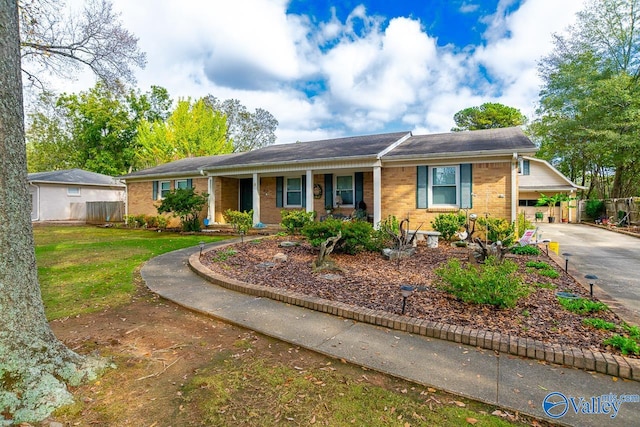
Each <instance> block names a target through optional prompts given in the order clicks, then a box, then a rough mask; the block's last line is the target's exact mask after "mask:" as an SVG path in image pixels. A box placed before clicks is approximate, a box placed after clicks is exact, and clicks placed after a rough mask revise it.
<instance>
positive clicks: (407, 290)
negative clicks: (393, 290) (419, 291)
mask: <svg viewBox="0 0 640 427" xmlns="http://www.w3.org/2000/svg"><path fill="white" fill-rule="evenodd" d="M413 289H414V288H413V286H409V285H402V286H400V293H401V294H402V314H404V309H405V308H406V306H407V298H409V297H410V296H411V294H412V293H413Z"/></svg>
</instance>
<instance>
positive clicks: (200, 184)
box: [127, 178, 208, 227]
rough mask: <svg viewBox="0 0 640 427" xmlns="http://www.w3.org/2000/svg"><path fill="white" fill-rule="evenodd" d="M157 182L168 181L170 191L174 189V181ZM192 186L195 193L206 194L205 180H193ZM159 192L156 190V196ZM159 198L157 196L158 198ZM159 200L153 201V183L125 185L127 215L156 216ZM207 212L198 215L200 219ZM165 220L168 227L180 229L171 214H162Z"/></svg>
mask: <svg viewBox="0 0 640 427" xmlns="http://www.w3.org/2000/svg"><path fill="white" fill-rule="evenodd" d="M158 181H170V189H171V190H173V189H175V184H176V182H175V180H169V179H164V180H158ZM192 185H193V188H194V190H195V191H196V193H206V192H207V178H194V179H193V181H192ZM159 193H160V190H159V189H158V194H159ZM158 197H159V196H158ZM159 205H160V200H153V181H141V182H130V183H128V184H127V212H128V214H129V215H148V216H158V206H159ZM207 210H208V208H207V207H206V206H205V208H204V209H203V210H202V212H201V213H200V218H201V219H204V218H206V217H207ZM163 216H164V217H165V218H167V221H168V223H167V226H168V227H180V219H179V218H174V217H173V215H171V214H163Z"/></svg>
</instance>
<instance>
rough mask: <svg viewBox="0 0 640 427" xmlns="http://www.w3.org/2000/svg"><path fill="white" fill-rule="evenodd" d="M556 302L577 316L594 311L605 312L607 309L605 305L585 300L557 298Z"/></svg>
mask: <svg viewBox="0 0 640 427" xmlns="http://www.w3.org/2000/svg"><path fill="white" fill-rule="evenodd" d="M558 302H559V303H560V305H561V306H563V307H564V308H565V309H566V310H569V311H571V312H573V313H578V314H589V313H594V312H596V311H602V310H606V309H607V308H608V307H607V305H606V304H604V303H601V302H600V301H591V300H589V299H586V298H575V299H573V298H562V297H558Z"/></svg>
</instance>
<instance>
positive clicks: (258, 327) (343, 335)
mask: <svg viewBox="0 0 640 427" xmlns="http://www.w3.org/2000/svg"><path fill="white" fill-rule="evenodd" d="M224 243H227V242H222V243H217V244H224ZM214 245H216V244H214ZM211 246H213V245H211ZM198 250H199V249H198V248H190V249H183V250H180V251H175V252H172V253H168V254H164V255H161V256H159V257H156V258H154V259H152V260H150V261H148V262H147V263H146V264H145V265H144V267H143V268H142V271H141V274H142V277H143V279H144V280H145V282H146V284H147V286H148V287H149V288H150V289H151V290H152V291H153V292H155V293H157V294H159V295H161V296H162V297H164V298H166V299H169V300H171V301H174V302H176V303H177V304H180V305H182V306H184V307H187V308H189V309H192V310H196V311H199V312H202V313H205V314H208V315H211V316H213V317H216V318H218V319H221V320H223V321H226V322H229V323H233V324H236V325H239V326H242V327H245V328H248V329H251V330H254V331H256V332H259V333H262V334H264V335H268V336H271V337H274V338H277V339H280V340H283V341H286V342H289V343H291V344H294V345H299V346H301V347H305V348H308V349H310V350H313V351H317V352H319V353H322V354H326V355H328V356H331V357H335V358H339V359H345V360H347V361H348V362H350V363H353V364H357V365H361V366H365V367H367V368H369V369H375V370H377V371H381V372H385V373H388V374H390V375H393V376H396V377H400V378H405V379H408V380H410V381H413V382H416V383H419V384H424V385H429V386H433V387H436V388H439V389H442V390H446V391H448V392H451V393H455V394H458V395H461V396H466V397H469V398H472V399H474V400H479V401H482V402H486V403H489V404H495V405H498V406H500V407H503V408H505V409H506V410H508V411H512V412H515V411H519V412H522V413H526V414H530V415H533V416H535V417H538V418H542V419H547V420H549V421H552V422H555V423H559V424H561V425H575V426H601V425H603V423H604V424H605V425H612V426H630V425H637V421H638V420H639V419H640V403H635V402H634V403H629V402H627V403H623V404H621V405H620V406H619V407H618V408H617V412H616V416H615V417H614V418H612V417H611V415H612V412H610V413H608V414H603V413H600V414H587V413H584V412H582V410H583V409H584V410H586V409H588V408H587V406H588V405H587V406H584V405H586V404H587V403H588V404H590V403H591V402H592V401H595V400H593V399H598V400H600V396H602V395H609V394H610V393H612V394H614V395H617V396H621V395H631V396H637V395H639V394H640V383H639V382H637V381H629V380H622V379H620V380H618V381H614V380H613V377H610V376H608V375H605V374H601V373H596V372H589V371H584V370H579V369H572V368H565V367H562V366H558V365H553V364H547V363H541V362H540V361H537V360H533V359H527V358H522V357H518V356H514V355H509V354H504V353H496V352H494V351H491V350H484V349H480V348H478V347H474V346H471V345H465V344H462V343H455V342H450V341H442V340H439V339H435V338H428V337H424V336H418V335H414V334H410V333H407V332H402V331H398V330H391V329H387V328H384V327H380V326H375V325H371V324H367V323H360V322H357V321H354V320H346V319H344V318H341V317H338V316H334V315H330V314H326V313H321V312H318V311H315V310H309V309H305V308H302V307H298V306H293V305H290V304H285V303H282V302H278V301H274V300H272V299H268V298H261V297H255V296H250V295H247V294H244V293H240V292H235V291H231V290H228V289H225V288H222V287H220V286H216V285H213V284H212V283H210V282H208V281H206V280H204V279H203V278H201V277H199V276H198V275H196V274H195V273H194V272H192V271H191V269H190V268H189V266H188V258H189V256H190V255H192V254H194V253H196V252H197V251H198ZM552 392H557V393H562V395H563V396H565V397H566V398H567V399H569V400H567V401H566V402H568V403H565V405H566V406H567V407H568V410H567V413H566V414H565V415H563V416H562V417H560V418H558V419H555V420H554V419H552V418H550V417H549V416H548V415H546V414H545V412H544V411H543V407H542V404H543V401H544V399H545V397H546V396H547V395H549V394H550V393H552ZM558 396H559V395H557V394H556V395H555V396H554V399H556V398H557V397H558ZM571 398H573V400H571ZM581 398H582V399H584V400H580V399H581ZM592 398H593V399H592ZM571 402H575V403H576V408H577V409H578V410H577V411H576V410H575V409H574V407H573V404H571ZM585 402H586V403H585ZM560 407H561V406H560ZM560 407H556V408H560ZM600 408H602V406H600ZM554 409H555V408H554ZM609 409H611V408H609ZM552 411H553V410H552ZM556 413H557V412H556ZM552 414H553V412H552Z"/></svg>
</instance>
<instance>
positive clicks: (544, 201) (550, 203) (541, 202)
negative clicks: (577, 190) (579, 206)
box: [536, 193, 568, 223]
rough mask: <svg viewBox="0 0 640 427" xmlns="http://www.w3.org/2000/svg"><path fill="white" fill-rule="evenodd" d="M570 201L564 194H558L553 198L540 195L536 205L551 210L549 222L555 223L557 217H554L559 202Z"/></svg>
mask: <svg viewBox="0 0 640 427" xmlns="http://www.w3.org/2000/svg"><path fill="white" fill-rule="evenodd" d="M567 199H568V196H567V195H566V194H564V193H556V194H554V195H553V196H546V195H544V194H542V193H540V198H539V199H538V202H537V203H536V206H547V207H548V208H549V216H548V220H549V222H550V223H551V222H555V221H556V217H555V216H554V211H555V207H556V205H557V204H558V203H559V202H562V201H565V200H567Z"/></svg>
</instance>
